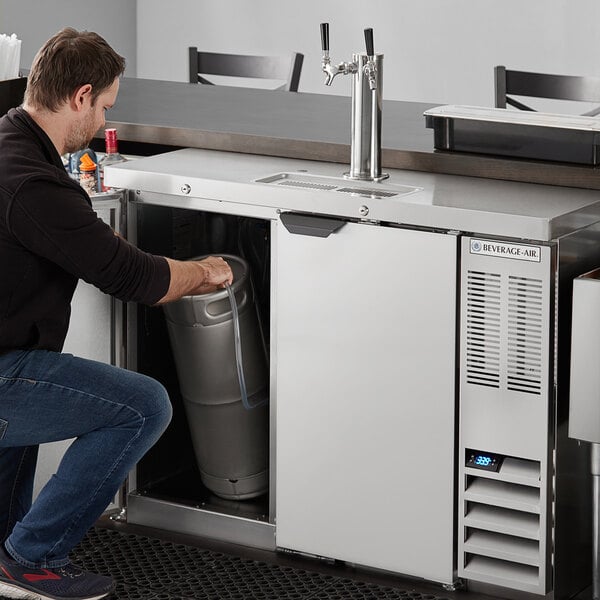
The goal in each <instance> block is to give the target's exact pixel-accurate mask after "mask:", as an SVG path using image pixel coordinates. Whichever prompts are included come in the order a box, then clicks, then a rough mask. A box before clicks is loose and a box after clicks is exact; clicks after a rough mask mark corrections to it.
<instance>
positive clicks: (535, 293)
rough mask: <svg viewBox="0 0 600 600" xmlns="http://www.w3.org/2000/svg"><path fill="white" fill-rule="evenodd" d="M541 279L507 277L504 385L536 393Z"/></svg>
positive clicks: (539, 366)
mask: <svg viewBox="0 0 600 600" xmlns="http://www.w3.org/2000/svg"><path fill="white" fill-rule="evenodd" d="M542 292H543V288H542V282H541V280H539V279H527V278H525V277H513V276H509V278H508V364H507V387H508V389H509V390H514V391H516V392H525V393H527V394H540V393H541V388H542V327H543V320H542V317H543V315H542Z"/></svg>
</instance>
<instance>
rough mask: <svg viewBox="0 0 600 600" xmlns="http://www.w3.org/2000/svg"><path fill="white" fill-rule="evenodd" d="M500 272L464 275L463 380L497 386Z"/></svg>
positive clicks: (498, 378) (498, 375)
mask: <svg viewBox="0 0 600 600" xmlns="http://www.w3.org/2000/svg"><path fill="white" fill-rule="evenodd" d="M500 303H501V285H500V275H498V274H496V273H483V272H480V271H469V273H468V275H467V382H468V383H473V384H476V385H484V386H488V387H494V388H498V387H500Z"/></svg>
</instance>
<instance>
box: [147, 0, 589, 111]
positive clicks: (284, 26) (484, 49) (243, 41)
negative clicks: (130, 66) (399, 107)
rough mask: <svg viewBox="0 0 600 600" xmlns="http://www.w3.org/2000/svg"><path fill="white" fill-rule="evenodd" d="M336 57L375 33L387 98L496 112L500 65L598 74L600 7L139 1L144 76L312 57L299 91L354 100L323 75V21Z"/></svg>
mask: <svg viewBox="0 0 600 600" xmlns="http://www.w3.org/2000/svg"><path fill="white" fill-rule="evenodd" d="M322 21H328V22H329V23H330V45H331V56H332V59H333V60H334V61H335V62H340V61H342V60H350V58H351V53H352V52H353V51H362V50H363V49H364V36H363V29H364V28H365V27H373V29H374V36H375V49H376V51H380V52H383V53H384V55H385V63H384V67H385V84H384V98H386V99H395V100H411V101H427V102H439V103H444V104H475V105H481V106H492V105H493V76H492V70H493V67H494V65H497V64H504V65H506V66H509V67H511V68H522V69H526V70H527V69H530V70H539V71H542V72H550V73H567V74H569V73H570V74H576V75H599V76H600V61H598V60H597V46H598V41H599V40H600V2H598V0H527V1H526V2H523V1H522V0H503V1H502V2H498V1H497V0H452V1H451V0H416V1H415V0H412V1H411V0H375V1H374V2H371V3H365V2H359V1H358V0H344V1H343V2H342V1H341V0H326V1H323V0H320V1H316V0H304V1H303V2H289V1H288V2H286V1H282V0H251V1H249V0H220V1H219V2H214V1H213V0H171V1H170V2H163V1H162V0H139V1H138V20H137V48H138V77H147V78H151V79H166V80H176V81H186V80H187V47H188V46H191V45H193V46H198V47H200V48H202V49H204V50H212V51H229V52H240V53H248V54H261V53H265V54H271V53H272V54H278V53H281V52H287V51H292V50H295V51H298V52H302V53H304V55H305V62H304V67H303V73H302V78H301V80H300V91H303V92H317V93H332V94H338V95H347V94H349V93H350V82H349V78H348V77H346V78H342V77H338V78H337V79H336V80H335V81H334V83H333V85H332V87H331V88H326V87H325V86H324V85H323V83H322V82H323V77H322V74H321V72H320V55H321V52H320V34H319V23H320V22H322Z"/></svg>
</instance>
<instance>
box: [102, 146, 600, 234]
mask: <svg viewBox="0 0 600 600" xmlns="http://www.w3.org/2000/svg"><path fill="white" fill-rule="evenodd" d="M343 170H344V169H343V167H342V166H341V165H336V164H331V163H325V162H316V161H304V160H296V159H283V158H274V157H267V156H256V155H249V154H240V153H229V152H217V151H210V150H200V149H185V150H178V151H175V152H170V153H167V154H162V155H157V156H151V157H147V158H142V159H138V160H134V161H129V162H126V163H121V164H118V165H115V166H112V167H108V168H107V171H106V175H105V178H106V181H107V182H108V184H109V185H111V186H119V187H124V188H129V189H133V190H143V191H145V192H149V193H150V194H149V195H148V194H145V193H141V194H140V195H139V198H140V200H141V201H147V200H148V198H150V201H158V202H161V203H162V202H165V198H164V196H165V195H168V196H169V198H168V199H167V203H168V204H169V205H171V206H176V207H181V208H193V209H198V210H200V209H201V210H209V211H215V212H227V213H232V214H248V215H250V216H252V215H256V216H263V217H265V218H277V211H278V210H285V211H299V212H304V213H314V214H325V215H334V216H340V217H347V218H351V219H360V218H363V217H364V216H365V215H364V208H365V207H366V208H367V209H368V214H367V215H366V217H367V218H368V219H372V220H376V221H384V222H388V223H397V224H404V225H415V226H421V227H430V228H441V229H449V230H454V229H455V230H459V231H463V232H475V233H478V234H482V235H483V234H485V235H490V236H501V237H509V238H522V239H528V240H537V241H546V242H547V241H551V240H553V239H556V238H558V237H560V236H563V235H567V234H569V233H570V232H572V231H575V230H577V229H579V228H581V227H583V226H585V225H590V224H592V223H595V222H597V221H598V220H600V194H598V192H596V191H590V190H579V189H568V188H561V187H556V186H546V185H533V184H525V183H516V182H507V181H492V180H488V179H482V178H474V177H458V176H451V175H439V174H429V173H422V172H416V171H400V170H391V171H390V179H389V180H385V181H384V182H382V183H379V184H376V183H370V182H354V181H348V180H345V179H343V178H342V172H343ZM278 173H292V174H294V175H297V176H298V177H299V178H300V179H302V178H305V179H306V178H307V177H308V176H309V174H310V175H311V176H314V181H317V182H318V181H324V182H325V183H331V182H332V181H338V182H339V183H340V185H341V186H346V187H352V188H363V189H364V188H366V189H369V190H373V189H375V190H377V191H382V190H383V191H389V190H391V191H399V190H400V188H399V187H398V186H412V187H416V188H419V189H418V190H417V191H413V192H411V193H406V194H402V193H400V194H398V195H397V196H396V197H390V198H374V197H370V196H369V194H368V193H367V194H364V195H361V194H356V193H343V194H340V193H336V192H331V191H322V190H319V189H311V188H310V187H309V188H304V189H303V188H297V187H288V186H281V185H277V184H276V183H265V182H258V181H257V180H259V179H265V178H267V179H268V178H269V177H271V176H273V175H276V174H278ZM319 178H326V179H325V180H320V179H319ZM275 179H277V178H275ZM402 191H403V190H402ZM159 196H162V199H161V198H158V197H159ZM157 198H158V199H157ZM257 211H258V212H257Z"/></svg>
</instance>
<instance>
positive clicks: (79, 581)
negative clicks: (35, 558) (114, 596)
mask: <svg viewBox="0 0 600 600" xmlns="http://www.w3.org/2000/svg"><path fill="white" fill-rule="evenodd" d="M114 587H115V585H114V581H113V580H112V578H111V577H104V576H103V575H96V574H94V573H87V572H86V571H83V570H82V569H80V568H79V567H76V566H75V565H72V564H68V565H65V566H64V567H56V568H55V569H30V568H29V567H24V566H23V565H21V564H20V563H18V562H17V561H16V560H14V559H13V558H12V557H11V556H10V555H9V554H8V553H7V552H6V550H5V549H4V547H3V546H2V545H0V597H2V598H19V599H21V600H97V599H98V598H105V597H106V596H108V595H109V594H110V593H111V592H112V591H113V589H114Z"/></svg>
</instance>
